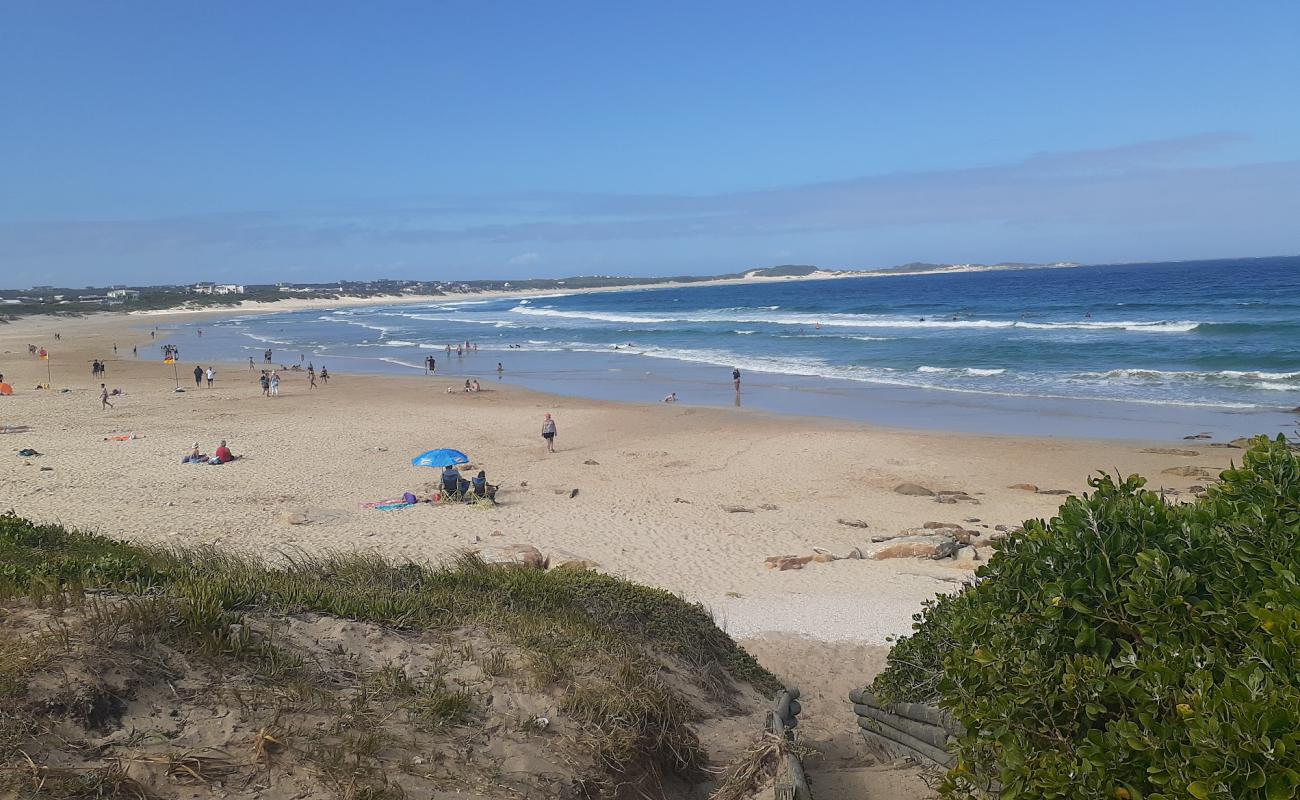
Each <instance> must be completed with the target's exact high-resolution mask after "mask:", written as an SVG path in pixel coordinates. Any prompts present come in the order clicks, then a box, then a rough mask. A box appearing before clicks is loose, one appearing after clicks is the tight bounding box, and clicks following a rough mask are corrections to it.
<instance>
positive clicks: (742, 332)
mask: <svg viewBox="0 0 1300 800" xmlns="http://www.w3.org/2000/svg"><path fill="white" fill-rule="evenodd" d="M756 333H758V331H736V335H738V336H753V335H754V334H756Z"/></svg>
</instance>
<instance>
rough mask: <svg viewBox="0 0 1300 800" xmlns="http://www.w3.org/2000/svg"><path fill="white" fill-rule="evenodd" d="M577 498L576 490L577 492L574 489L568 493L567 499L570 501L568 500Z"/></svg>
mask: <svg viewBox="0 0 1300 800" xmlns="http://www.w3.org/2000/svg"><path fill="white" fill-rule="evenodd" d="M577 496H578V490H577V489H574V490H573V491H571V492H569V499H570V500H572V499H573V498H575V497H577Z"/></svg>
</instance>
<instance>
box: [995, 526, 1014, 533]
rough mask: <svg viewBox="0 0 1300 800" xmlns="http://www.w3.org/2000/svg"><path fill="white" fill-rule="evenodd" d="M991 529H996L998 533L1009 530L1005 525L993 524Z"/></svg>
mask: <svg viewBox="0 0 1300 800" xmlns="http://www.w3.org/2000/svg"><path fill="white" fill-rule="evenodd" d="M993 530H995V531H998V532H1000V533H1005V532H1006V531H1008V530H1010V528H1008V527H1007V526H1006V525H994V526H993Z"/></svg>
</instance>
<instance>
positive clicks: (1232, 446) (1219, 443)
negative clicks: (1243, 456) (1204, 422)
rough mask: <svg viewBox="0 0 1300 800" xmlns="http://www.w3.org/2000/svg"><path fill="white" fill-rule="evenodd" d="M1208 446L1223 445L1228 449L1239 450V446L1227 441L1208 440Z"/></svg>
mask: <svg viewBox="0 0 1300 800" xmlns="http://www.w3.org/2000/svg"><path fill="white" fill-rule="evenodd" d="M1210 447H1224V448H1227V449H1229V450H1240V449H1241V448H1240V447H1238V446H1236V445H1235V444H1229V443H1228V442H1210Z"/></svg>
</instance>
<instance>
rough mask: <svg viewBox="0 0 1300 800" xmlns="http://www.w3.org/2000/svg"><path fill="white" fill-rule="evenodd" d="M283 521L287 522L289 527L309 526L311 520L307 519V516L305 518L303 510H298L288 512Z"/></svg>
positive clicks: (305, 513)
mask: <svg viewBox="0 0 1300 800" xmlns="http://www.w3.org/2000/svg"><path fill="white" fill-rule="evenodd" d="M284 521H285V522H287V523H289V524H290V525H309V524H311V518H310V517H308V516H307V512H306V511H304V510H302V509H299V510H297V511H290V512H289V513H288V514H287V515H286V516H285V518H284Z"/></svg>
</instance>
